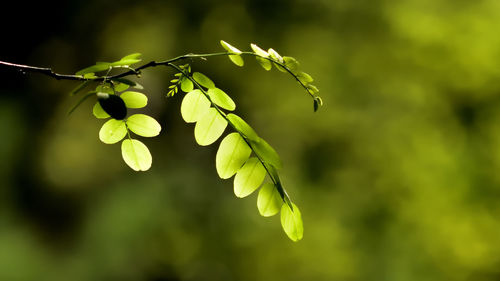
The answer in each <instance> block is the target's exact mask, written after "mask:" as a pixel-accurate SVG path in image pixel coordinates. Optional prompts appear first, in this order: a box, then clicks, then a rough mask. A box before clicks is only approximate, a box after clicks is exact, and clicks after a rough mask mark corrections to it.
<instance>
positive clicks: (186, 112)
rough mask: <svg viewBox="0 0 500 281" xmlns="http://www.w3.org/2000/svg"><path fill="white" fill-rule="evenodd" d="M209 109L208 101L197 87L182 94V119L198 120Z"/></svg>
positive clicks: (188, 120) (187, 120)
mask: <svg viewBox="0 0 500 281" xmlns="http://www.w3.org/2000/svg"><path fill="white" fill-rule="evenodd" d="M209 109H210V101H209V100H208V99H207V97H206V96H205V95H204V94H203V93H202V92H201V91H200V90H198V89H196V90H193V91H191V92H189V93H187V94H186V96H184V99H183V100H182V104H181V115H182V119H184V121H186V122H187V123H192V122H196V121H198V120H200V118H201V117H203V115H205V113H207V111H208V110H209Z"/></svg>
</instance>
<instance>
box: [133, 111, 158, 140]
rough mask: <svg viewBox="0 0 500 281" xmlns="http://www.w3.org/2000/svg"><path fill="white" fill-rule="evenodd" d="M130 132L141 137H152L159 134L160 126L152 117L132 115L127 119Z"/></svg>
mask: <svg viewBox="0 0 500 281" xmlns="http://www.w3.org/2000/svg"><path fill="white" fill-rule="evenodd" d="M127 126H128V128H129V130H130V131H132V132H134V133H135V134H137V135H139V136H143V137H154V136H157V135H159V134H160V131H161V126H160V123H158V121H156V120H155V119H154V118H153V117H151V116H148V115H145V114H134V115H132V116H130V117H129V118H127Z"/></svg>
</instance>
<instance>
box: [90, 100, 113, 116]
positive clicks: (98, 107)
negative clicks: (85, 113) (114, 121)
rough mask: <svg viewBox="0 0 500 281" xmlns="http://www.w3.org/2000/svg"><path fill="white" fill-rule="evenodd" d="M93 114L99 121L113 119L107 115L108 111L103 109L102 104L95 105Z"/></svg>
mask: <svg viewBox="0 0 500 281" xmlns="http://www.w3.org/2000/svg"><path fill="white" fill-rule="evenodd" d="M92 113H93V114H94V116H95V117H96V118H99V119H106V118H109V117H111V116H109V114H108V113H106V111H104V109H102V107H101V104H100V103H99V102H96V103H95V105H94V108H92Z"/></svg>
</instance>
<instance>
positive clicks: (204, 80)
mask: <svg viewBox="0 0 500 281" xmlns="http://www.w3.org/2000/svg"><path fill="white" fill-rule="evenodd" d="M193 79H194V81H196V82H197V83H198V84H200V85H202V86H203V87H205V88H208V89H211V88H215V84H214V82H212V80H210V78H208V77H207V76H205V75H204V74H203V73H200V72H195V73H193Z"/></svg>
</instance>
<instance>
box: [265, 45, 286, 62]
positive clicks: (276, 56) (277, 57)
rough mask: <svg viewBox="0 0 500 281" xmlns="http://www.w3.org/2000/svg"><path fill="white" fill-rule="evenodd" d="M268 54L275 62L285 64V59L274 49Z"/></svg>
mask: <svg viewBox="0 0 500 281" xmlns="http://www.w3.org/2000/svg"><path fill="white" fill-rule="evenodd" d="M267 52H268V53H269V56H270V57H271V58H272V59H273V60H275V61H277V62H280V63H283V62H284V61H283V57H281V55H280V54H278V52H276V51H275V50H274V49H272V48H271V49H269V50H268V51H267Z"/></svg>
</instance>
